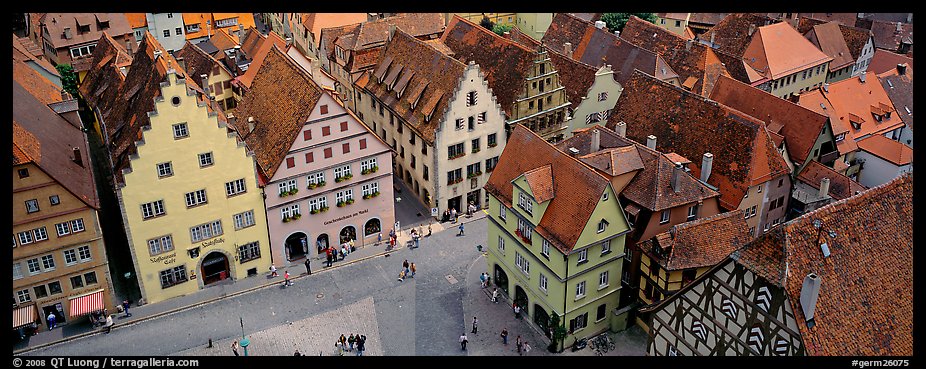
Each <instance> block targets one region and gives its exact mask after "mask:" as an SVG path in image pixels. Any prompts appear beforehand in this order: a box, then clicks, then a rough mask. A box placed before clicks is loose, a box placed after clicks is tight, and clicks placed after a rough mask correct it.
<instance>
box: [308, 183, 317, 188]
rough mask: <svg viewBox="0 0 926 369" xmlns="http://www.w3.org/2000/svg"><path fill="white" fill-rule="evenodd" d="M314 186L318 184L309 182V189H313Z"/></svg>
mask: <svg viewBox="0 0 926 369" xmlns="http://www.w3.org/2000/svg"><path fill="white" fill-rule="evenodd" d="M315 187H318V184H316V183H315V182H309V189H310V190H314V189H315Z"/></svg>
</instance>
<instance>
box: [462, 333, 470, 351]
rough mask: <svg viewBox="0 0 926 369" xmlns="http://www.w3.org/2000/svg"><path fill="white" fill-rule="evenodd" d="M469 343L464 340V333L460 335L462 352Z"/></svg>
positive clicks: (467, 340)
mask: <svg viewBox="0 0 926 369" xmlns="http://www.w3.org/2000/svg"><path fill="white" fill-rule="evenodd" d="M467 342H469V339H467V338H466V333H463V334H462V335H460V348H461V349H462V350H463V351H466V343H467Z"/></svg>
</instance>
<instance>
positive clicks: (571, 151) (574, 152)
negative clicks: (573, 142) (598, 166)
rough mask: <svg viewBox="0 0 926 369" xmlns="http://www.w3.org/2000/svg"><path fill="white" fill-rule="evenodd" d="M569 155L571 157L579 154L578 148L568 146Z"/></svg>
mask: <svg viewBox="0 0 926 369" xmlns="http://www.w3.org/2000/svg"><path fill="white" fill-rule="evenodd" d="M569 155H570V156H572V157H576V156H578V155H579V149H577V148H575V147H570V148H569Z"/></svg>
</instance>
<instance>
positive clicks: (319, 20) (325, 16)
mask: <svg viewBox="0 0 926 369" xmlns="http://www.w3.org/2000/svg"><path fill="white" fill-rule="evenodd" d="M366 20H367V13H308V14H306V15H305V16H304V17H303V21H302V26H303V27H305V28H306V29H307V30H309V32H311V33H312V34H313V35H317V37H315V46H318V43H319V42H320V39H321V31H322V29H324V28H331V27H339V26H343V25H346V24H356V23H362V22H366Z"/></svg>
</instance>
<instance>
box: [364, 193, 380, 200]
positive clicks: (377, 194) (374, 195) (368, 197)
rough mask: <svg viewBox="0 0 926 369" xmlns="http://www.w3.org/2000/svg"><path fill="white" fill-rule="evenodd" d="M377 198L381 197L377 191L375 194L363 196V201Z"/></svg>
mask: <svg viewBox="0 0 926 369" xmlns="http://www.w3.org/2000/svg"><path fill="white" fill-rule="evenodd" d="M376 196H379V191H376V192H373V193H368V194H366V195H363V199H364V200H367V199H372V198H374V197H376Z"/></svg>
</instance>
